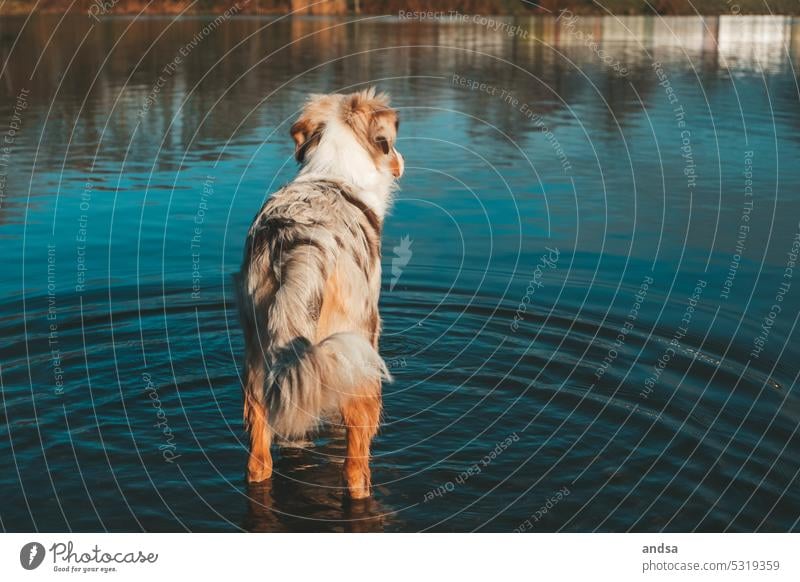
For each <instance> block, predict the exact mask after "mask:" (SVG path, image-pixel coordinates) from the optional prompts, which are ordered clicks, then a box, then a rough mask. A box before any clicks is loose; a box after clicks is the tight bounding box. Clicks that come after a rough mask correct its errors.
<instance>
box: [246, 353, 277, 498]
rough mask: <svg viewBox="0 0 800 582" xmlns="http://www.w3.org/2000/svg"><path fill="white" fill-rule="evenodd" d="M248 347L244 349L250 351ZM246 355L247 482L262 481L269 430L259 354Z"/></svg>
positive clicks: (268, 461) (268, 465)
mask: <svg viewBox="0 0 800 582" xmlns="http://www.w3.org/2000/svg"><path fill="white" fill-rule="evenodd" d="M250 351H252V350H248V352H250ZM255 351H258V352H259V353H258V354H252V353H248V354H247V359H246V361H245V371H244V372H245V387H244V422H245V427H246V428H247V430H248V431H249V432H250V458H249V460H248V461H247V481H248V483H258V482H260V481H265V480H267V479H269V478H270V477H271V476H272V455H271V453H270V450H269V447H270V444H271V443H272V431H271V429H270V427H269V421H268V418H269V417H268V415H267V406H266V402H265V398H264V376H265V373H264V363H263V356H262V355H261V353H260V350H258V349H257V350H255Z"/></svg>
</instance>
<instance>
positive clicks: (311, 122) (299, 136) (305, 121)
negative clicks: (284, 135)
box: [289, 95, 341, 164]
mask: <svg viewBox="0 0 800 582" xmlns="http://www.w3.org/2000/svg"><path fill="white" fill-rule="evenodd" d="M340 99H341V95H311V97H309V99H308V102H307V103H306V104H305V106H304V107H303V111H302V113H301V114H300V117H299V118H298V120H297V121H296V122H295V123H294V124H293V125H292V128H291V129H290V130H289V133H290V134H291V136H292V139H293V140H294V157H295V159H296V160H297V161H298V162H300V163H301V164H302V163H303V162H305V160H306V156H307V155H308V153H309V151H310V150H311V149H312V148H314V147H315V146H316V145H317V144H318V143H319V140H320V138H321V137H322V132H323V131H325V122H326V121H327V120H328V119H330V118H331V116H332V115H335V112H336V108H337V107H338V105H339V100H340Z"/></svg>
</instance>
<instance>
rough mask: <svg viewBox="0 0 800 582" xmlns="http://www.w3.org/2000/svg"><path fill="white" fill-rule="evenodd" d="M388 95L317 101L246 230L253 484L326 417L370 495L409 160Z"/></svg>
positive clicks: (359, 490) (357, 489)
mask: <svg viewBox="0 0 800 582" xmlns="http://www.w3.org/2000/svg"><path fill="white" fill-rule="evenodd" d="M398 128H399V121H398V115H397V112H396V111H395V110H394V109H392V108H391V107H390V106H389V97H388V96H387V95H386V94H385V93H376V91H375V89H374V88H370V89H366V90H363V91H358V92H355V93H351V94H347V95H343V94H329V95H312V96H311V97H310V98H309V99H308V101H307V103H306V104H305V106H304V107H303V109H302V112H301V114H300V117H299V118H298V120H297V121H296V122H295V123H294V125H292V127H291V135H292V138H293V139H294V143H295V153H294V155H295V158H296V160H297V162H298V163H299V164H300V170H299V172H298V174H297V176H296V177H295V179H294V180H293V181H292V182H291V183H289V184H288V185H287V186H285V187H283V188H281V189H280V190H278V191H277V192H275V193H274V194H273V195H272V196H271V197H270V198H269V199H268V200H267V202H266V203H265V204H264V205H263V207H262V208H261V210H260V211H259V213H258V214H257V215H256V217H255V220H254V221H253V224H252V226H251V227H250V230H249V232H248V235H247V242H246V244H245V249H244V259H243V263H242V269H241V273H240V287H239V310H240V319H241V324H242V329H243V331H244V338H245V362H244V384H243V390H244V423H245V428H246V429H247V431H248V432H249V436H250V456H249V460H248V463H247V480H248V482H250V483H257V482H260V481H265V480H267V479H269V478H270V477H271V475H272V456H271V453H270V445H271V444H272V441H273V437H277V438H278V439H281V440H284V441H290V442H291V441H296V440H299V439H302V438H304V437H305V436H306V435H308V434H309V433H311V432H313V431H314V430H315V429H316V428H317V427H318V426H319V425H320V423H322V422H324V421H328V422H333V421H335V420H337V419H340V421H341V423H342V425H343V426H344V428H345V429H346V438H347V449H346V451H347V452H346V459H345V462H344V480H345V483H346V487H347V490H348V492H349V495H350V497H351V498H353V499H363V498H366V497H369V496H370V487H371V476H370V467H369V456H370V446H371V442H372V439H373V437H374V436H375V434H376V433H377V431H378V426H379V423H380V416H381V383H382V381H384V380H391V377H390V375H389V372H388V370H387V367H386V364H385V362H384V361H383V360H382V359H381V357H380V355H379V354H378V339H379V337H380V332H381V319H380V315H379V313H378V298H379V296H380V288H381V230H382V227H383V221H384V218H385V216H386V214H387V211H388V209H389V207H390V205H391V201H392V196H393V193H394V192H395V191H396V189H397V181H398V179H399V178H400V176H401V175H402V174H403V170H404V161H403V157H402V156H401V155H400V153H399V152H398V151H397V149H396V147H395V144H396V140H397V130H398Z"/></svg>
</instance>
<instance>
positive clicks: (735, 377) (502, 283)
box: [0, 16, 800, 531]
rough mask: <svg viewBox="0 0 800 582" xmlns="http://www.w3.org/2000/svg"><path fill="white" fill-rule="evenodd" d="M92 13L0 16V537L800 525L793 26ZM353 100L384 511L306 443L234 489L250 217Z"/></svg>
mask: <svg viewBox="0 0 800 582" xmlns="http://www.w3.org/2000/svg"><path fill="white" fill-rule="evenodd" d="M89 23H90V21H88V20H87V19H85V18H83V17H82V16H76V17H74V18H66V19H64V20H60V18H59V17H34V18H32V19H30V20H29V21H27V22H25V21H24V19H3V20H2V21H0V35H2V37H1V38H0V48H2V56H3V59H4V60H5V59H8V62H7V66H6V67H5V68H4V70H3V73H2V75H1V76H0V93H2V94H3V98H2V101H0V131H2V132H3V133H2V139H3V140H6V141H5V143H3V144H2V145H3V147H5V148H7V149H5V150H3V151H2V152H0V153H2V154H3V157H2V159H0V162H1V163H0V170H2V173H3V175H4V178H5V179H4V180H3V181H2V182H0V187H2V190H0V193H1V194H2V198H0V202H1V203H2V205H1V206H0V239H2V250H3V253H2V257H3V267H2V269H3V275H2V278H0V337H2V342H1V343H0V361H1V362H2V368H0V380H1V383H0V387H1V388H2V392H1V394H2V408H1V409H0V414H1V416H0V431H1V432H2V434H0V463H2V464H1V465H0V487H1V489H0V491H1V492H2V496H1V497H2V501H0V525H1V526H2V528H3V529H5V530H34V529H36V530H48V531H49V530H76V531H78V530H100V531H102V530H140V529H144V530H178V531H183V530H201V531H203V530H239V529H256V530H270V531H275V530H278V531H285V530H302V531H308V530H325V531H327V530H337V531H338V530H346V531H380V530H385V531H417V530H444V531H451V530H452V531H470V530H483V531H512V530H514V529H525V530H529V531H556V530H563V531H593V530H604V531H608V530H611V531H626V530H635V531H654V530H668V531H687V530H701V531H721V530H728V531H752V530H759V531H763V530H766V531H787V530H798V529H800V525H799V522H798V519H800V486H798V471H800V459H799V458H798V454H797V451H798V446H800V437H798V434H797V429H798V419H800V395H798V392H797V390H798V389H797V387H796V380H797V376H798V372H799V371H800V366H799V365H798V362H799V361H800V351H799V350H798V348H797V335H798V330H797V329H796V327H797V322H798V307H799V306H800V280H798V276H799V275H798V271H797V268H796V267H795V266H794V260H795V255H794V252H796V251H797V245H798V244H800V242H798V241H799V240H800V239H798V238H797V237H798V228H799V226H798V221H799V220H800V204H799V203H798V191H797V190H798V184H800V104H799V101H798V96H799V94H800V93H799V92H798V82H797V79H796V67H797V64H798V63H797V58H798V55H800V23H797V22H795V23H794V24H793V23H792V21H791V20H790V19H781V18H774V19H751V18H722V19H717V18H713V19H707V20H705V21H703V20H699V19H667V20H657V19H645V18H630V19H624V20H621V21H616V20H595V19H584V20H581V21H580V22H577V23H572V24H568V23H564V22H562V23H561V26H558V25H556V23H555V22H554V21H553V20H552V19H538V20H520V21H516V22H511V21H509V22H508V27H510V26H517V27H518V28H517V29H510V28H505V29H499V30H492V29H491V28H490V27H488V26H483V25H480V24H463V23H462V24H459V23H438V24H437V23H419V22H409V21H398V20H396V19H395V20H392V19H385V18H370V19H364V20H362V21H360V22H358V23H347V22H346V21H343V20H327V19H307V20H300V19H298V20H282V21H278V22H274V21H270V20H258V19H236V18H234V19H231V20H229V21H227V22H222V23H220V24H219V26H217V25H211V26H210V27H209V23H210V20H201V19H186V20H182V21H178V22H174V21H173V20H171V19H169V18H146V19H139V20H131V19H121V18H112V17H110V16H107V17H105V18H103V19H102V20H101V22H100V23H99V24H94V25H92V26H89ZM204 26H206V27H209V28H206V32H203V27H204ZM523 33H524V34H523ZM588 34H593V35H594V38H602V39H603V40H602V43H601V45H600V46H599V47H598V48H600V49H602V50H603V51H604V52H603V53H600V54H598V53H597V51H596V50H595V49H593V48H592V47H591V46H588V44H587V41H586V39H587V36H586V35H588ZM193 39H194V40H193ZM192 43H194V45H196V46H194V47H193V46H192ZM187 47H189V48H188V49H187ZM183 53H186V54H185V56H184V55H183ZM176 57H179V62H176V60H175V59H176ZM601 58H602V59H605V62H604V61H603V60H601ZM654 62H656V63H660V64H654ZM170 63H173V66H172V68H170ZM165 67H167V68H166V69H165ZM454 75H457V76H458V77H454ZM159 78H160V80H159ZM462 79H463V81H462ZM473 81H474V82H475V83H477V84H478V86H477V87H475V86H473V88H470V87H469V86H465V85H469V84H470V83H472V82H473ZM370 83H374V84H378V85H379V86H380V87H381V88H383V89H386V90H388V91H390V92H391V93H392V95H393V98H394V104H395V105H396V106H397V107H398V108H399V110H400V112H401V116H402V124H401V140H400V142H399V147H400V149H401V151H402V152H403V154H404V155H405V156H406V162H407V174H406V176H405V177H404V178H403V181H402V191H401V192H400V193H399V195H398V199H397V201H396V204H395V207H394V211H393V213H392V216H391V217H390V218H389V220H388V221H387V223H386V229H385V236H384V281H385V285H384V291H383V296H382V299H381V310H382V314H383V317H384V320H385V335H384V337H383V340H382V345H381V351H382V353H383V354H384V356H385V357H386V359H387V360H388V361H389V362H390V366H391V368H392V371H393V373H394V376H395V378H396V381H395V382H394V383H393V384H391V385H387V386H386V387H385V415H384V423H383V427H382V430H381V433H380V436H379V437H378V438H377V440H376V442H375V448H374V455H375V458H374V462H373V471H374V481H375V495H374V498H373V499H372V500H371V501H370V502H368V503H359V504H351V503H348V502H347V501H345V500H343V497H342V492H341V488H340V486H341V483H340V471H341V464H342V454H343V441H342V435H341V434H331V433H328V432H325V433H323V434H321V435H320V436H319V437H318V438H316V439H315V441H314V444H313V445H309V446H308V447H307V448H305V449H291V450H284V451H282V452H281V453H278V454H277V456H276V474H275V477H274V479H273V480H272V482H271V483H270V484H267V485H263V486H259V487H252V488H248V487H247V486H246V484H245V482H244V479H243V469H244V465H245V462H246V448H245V447H246V440H245V435H244V433H243V429H242V423H241V392H240V385H241V377H240V363H241V359H242V350H243V342H242V337H241V334H240V331H239V329H238V323H237V318H236V310H235V305H234V303H233V297H234V295H233V276H234V273H235V272H236V271H237V269H238V264H239V261H240V257H241V248H242V244H243V240H244V236H245V233H246V229H247V227H248V225H249V222H250V220H251V219H252V217H253V215H254V213H255V212H256V211H257V210H258V208H259V207H260V205H261V204H262V202H263V200H264V199H265V197H266V196H268V195H269V193H270V192H271V191H273V190H274V189H275V188H277V187H278V186H279V185H281V184H283V183H284V182H286V181H287V180H289V179H291V177H292V175H293V173H294V171H295V165H294V163H293V161H292V159H291V154H292V151H291V143H290V140H289V138H288V135H287V130H288V125H290V124H291V122H292V120H293V117H294V116H295V115H296V111H297V108H298V107H299V105H300V104H301V102H302V100H303V99H304V97H305V96H306V95H307V94H308V93H310V92H325V91H347V90H352V89H354V88H359V87H363V86H365V85H367V84H370ZM481 83H483V84H485V85H484V86H483V87H481V86H480V84H481ZM144 104H147V105H146V106H145V105H144ZM15 109H16V114H15ZM8 139H10V142H9V141H8ZM404 239H405V242H403V241H404ZM787 267H788V269H787ZM773 306H775V307H773ZM526 520H527V521H526Z"/></svg>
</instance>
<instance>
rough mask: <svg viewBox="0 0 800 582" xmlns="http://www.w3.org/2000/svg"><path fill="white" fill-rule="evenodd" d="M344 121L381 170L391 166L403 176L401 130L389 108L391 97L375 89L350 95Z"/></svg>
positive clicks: (397, 175) (395, 172) (392, 110)
mask: <svg viewBox="0 0 800 582" xmlns="http://www.w3.org/2000/svg"><path fill="white" fill-rule="evenodd" d="M344 120H345V122H347V123H348V125H350V127H351V128H352V129H353V132H354V133H355V134H356V136H357V137H358V138H359V140H360V141H361V143H362V144H363V145H364V146H365V147H366V148H367V150H368V151H369V152H370V154H371V156H372V158H373V160H374V161H375V164H376V165H377V166H379V167H381V166H384V164H386V163H387V162H388V165H389V168H390V170H391V172H392V174H393V175H394V176H395V177H400V175H401V174H402V173H403V160H402V156H400V154H399V153H398V151H397V150H396V149H395V142H396V141H397V129H398V126H399V122H398V118H397V112H396V111H395V110H394V109H392V108H391V107H390V106H389V96H388V95H387V94H386V93H377V92H376V91H375V89H374V88H373V87H370V88H369V89H366V90H364V91H358V92H356V93H351V94H350V95H348V96H347V98H346V100H345V105H344Z"/></svg>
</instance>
